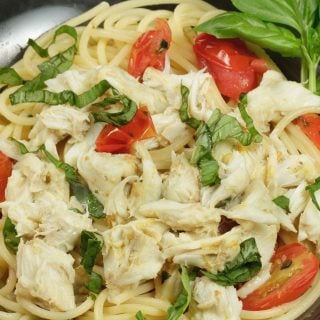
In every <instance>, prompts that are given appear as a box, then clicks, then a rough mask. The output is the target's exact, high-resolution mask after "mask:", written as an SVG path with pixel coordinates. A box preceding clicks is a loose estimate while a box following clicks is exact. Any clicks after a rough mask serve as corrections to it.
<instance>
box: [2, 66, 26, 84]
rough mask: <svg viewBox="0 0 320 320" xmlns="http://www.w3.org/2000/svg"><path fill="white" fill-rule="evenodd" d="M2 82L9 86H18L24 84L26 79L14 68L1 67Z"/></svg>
mask: <svg viewBox="0 0 320 320" xmlns="http://www.w3.org/2000/svg"><path fill="white" fill-rule="evenodd" d="M0 83H1V84H6V85H9V86H18V85H20V84H23V83H24V80H23V79H22V78H21V77H20V76H19V74H18V73H17V71H16V70H14V69H13V68H0Z"/></svg>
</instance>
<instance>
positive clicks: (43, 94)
mask: <svg viewBox="0 0 320 320" xmlns="http://www.w3.org/2000/svg"><path fill="white" fill-rule="evenodd" d="M109 88H110V84H109V82H108V81H106V80H102V81H100V82H99V83H98V84H96V85H95V86H94V87H92V88H91V89H90V90H88V91H86V92H84V93H82V94H79V95H77V94H75V93H74V92H72V91H70V90H65V91H62V92H58V93H56V92H51V91H47V90H35V91H17V92H15V93H13V94H12V95H10V101H11V103H12V104H18V103H24V102H41V103H46V104H48V105H58V104H67V103H68V104H70V105H72V106H76V107H77V108H83V107H85V106H87V105H88V104H90V103H92V102H94V101H95V100H96V99H97V98H98V97H100V96H101V95H102V94H103V93H105V91H106V90H108V89H109Z"/></svg>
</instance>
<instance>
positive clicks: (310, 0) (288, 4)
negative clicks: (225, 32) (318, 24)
mask: <svg viewBox="0 0 320 320" xmlns="http://www.w3.org/2000/svg"><path fill="white" fill-rule="evenodd" d="M231 1H232V3H233V5H234V6H235V7H236V8H237V9H239V10H240V11H242V12H245V13H249V14H252V15H254V16H256V17H257V18H260V19H261V20H264V21H269V22H275V23H279V24H285V25H288V26H290V27H292V28H295V29H296V30H298V31H299V32H300V33H301V32H302V30H303V25H302V22H303V21H304V22H305V24H306V25H308V26H311V25H312V23H313V21H314V15H315V12H316V10H317V5H318V4H317V0H303V1H300V0H272V1H270V0H255V1H250V0H231Z"/></svg>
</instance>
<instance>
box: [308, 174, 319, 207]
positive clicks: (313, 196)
mask: <svg viewBox="0 0 320 320" xmlns="http://www.w3.org/2000/svg"><path fill="white" fill-rule="evenodd" d="M306 190H307V191H309V194H310V197H311V200H312V202H313V204H314V205H315V207H316V208H317V209H318V210H319V211H320V206H319V203H318V201H317V198H316V192H317V191H318V190H320V177H318V178H317V179H316V180H315V181H314V183H313V184H310V185H308V186H307V187H306Z"/></svg>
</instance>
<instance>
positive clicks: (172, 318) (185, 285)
mask: <svg viewBox="0 0 320 320" xmlns="http://www.w3.org/2000/svg"><path fill="white" fill-rule="evenodd" d="M194 279H195V275H194V274H193V273H189V272H188V270H187V268H186V267H184V266H182V267H181V283H182V291H181V293H180V294H179V296H178V298H177V300H176V302H175V303H174V304H173V305H172V306H171V307H170V308H169V309H168V312H167V317H166V320H178V319H179V318H180V316H181V315H183V314H184V312H185V311H186V310H187V308H188V306H189V304H190V301H191V297H192V292H191V290H192V287H191V282H192V281H193V280H194Z"/></svg>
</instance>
